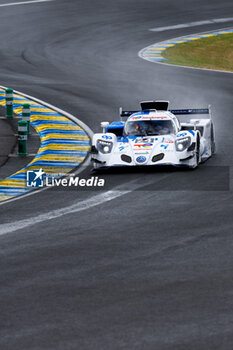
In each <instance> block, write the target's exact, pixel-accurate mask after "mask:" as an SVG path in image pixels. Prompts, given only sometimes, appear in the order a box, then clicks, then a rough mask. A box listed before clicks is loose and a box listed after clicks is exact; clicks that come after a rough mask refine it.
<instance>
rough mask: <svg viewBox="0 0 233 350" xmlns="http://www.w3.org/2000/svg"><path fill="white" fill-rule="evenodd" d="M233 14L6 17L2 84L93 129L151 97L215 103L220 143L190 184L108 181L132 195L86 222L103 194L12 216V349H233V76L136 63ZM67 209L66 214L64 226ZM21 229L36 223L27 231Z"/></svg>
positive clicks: (169, 176) (27, 11) (48, 194)
mask: <svg viewBox="0 0 233 350" xmlns="http://www.w3.org/2000/svg"><path fill="white" fill-rule="evenodd" d="M1 3H5V1H2V0H1V1H0V4H1ZM232 11H233V4H232V2H231V1H230V0H229V1H227V0H223V1H222V2H219V1H216V0H213V1H211V2H210V1H206V0H202V1H182V0H178V1H176V2H173V1H171V0H167V1H164V0H163V1H162V0H161V1H160V0H157V1H152V0H147V1H145V0H144V1H140V0H127V1H124V0H119V1H113V0H108V1H104V0H102V1H100V0H99V1H93V0H92V1H90V0H87V1H85V2H84V1H81V0H80V1H79V0H68V1H61V0H57V1H52V2H44V3H38V4H31V5H29V4H28V5H23V6H9V7H2V8H1V11H0V28H1V34H2V40H1V44H0V58H1V64H0V77H1V84H2V85H5V86H9V87H13V88H15V89H17V90H20V91H22V92H25V93H28V94H30V95H32V96H36V97H38V98H40V99H42V100H45V101H47V102H49V103H52V104H54V105H56V106H58V107H59V108H62V109H64V110H66V111H67V112H70V113H72V114H73V115H77V116H78V117H79V118H80V119H81V120H83V121H84V122H85V123H86V124H87V125H88V126H89V127H91V128H92V129H93V130H94V131H98V130H99V122H100V121H101V120H114V119H115V118H116V117H117V113H118V107H119V106H123V107H125V108H129V109H132V108H133V109H134V108H135V106H137V105H138V103H139V101H140V100H143V99H151V98H153V99H154V98H157V99H162V98H163V99H164V98H166V99H169V100H170V101H171V107H172V108H176V107H177V108H182V107H189V106H190V107H199V106H200V107H205V106H206V105H207V104H209V103H210V104H212V106H213V119H214V122H215V125H216V139H217V154H216V156H215V157H214V158H213V159H211V160H210V161H208V163H205V164H203V165H201V166H200V168H199V169H198V170H195V171H193V172H189V171H184V172H183V171H181V170H178V171H172V170H171V169H168V170H164V169H162V170H161V169H160V170H150V171H149V172H146V171H144V170H143V169H142V170H141V171H135V173H134V172H132V171H131V172H123V171H121V172H115V173H108V174H104V175H101V176H103V177H105V179H106V183H107V189H113V192H112V193H114V188H116V187H117V188H118V189H119V188H120V189H122V188H124V190H125V192H122V195H120V196H116V198H115V199H112V200H110V201H108V202H106V203H103V202H102V204H100V205H98V202H97V203H96V205H93V206H91V207H86V209H85V210H82V211H79V212H77V211H76V212H75V211H74V210H72V208H73V207H72V206H74V205H76V204H78V203H80V201H83V203H84V204H85V203H86V201H87V200H88V199H89V200H90V199H93V196H94V195H101V193H100V192H98V193H93V191H77V190H75V189H69V190H61V189H53V190H47V191H42V192H40V193H38V194H36V195H33V196H29V197H26V198H24V199H22V200H18V201H14V202H11V203H8V204H7V203H6V204H4V205H2V206H1V207H0V215H1V224H7V223H8V224H9V223H11V225H12V226H11V227H12V229H9V230H8V231H7V230H5V234H4V228H3V229H1V236H0V241H1V242H0V244H1V253H0V254H1V260H0V261H1V268H0V271H1V274H0V278H1V280H0V332H1V334H0V335H1V336H0V348H1V349H4V350H5V349H6V350H8V349H23V350H27V349H30V350H32V349H33V350H42V349H43V350H47V349H48V350H51V349H54V350H55V349H56V350H57V349H59V350H60V349H62V350H64V349H65V350H66V349H75V350H76V349H82V350H86V349H88V350H89V349H91V350H92V349H101V350H104V349H113V350H115V349H127V350H129V349H130V350H131V349H134V350H135V349H140V350H142V349H145V350H147V349H153V350H154V349H156V350H157V349H159V350H160V349H166V350H167V349H168V350H170V349H179V350H180V349H181V350H182V349H185V350H186V349H205V350H206V349H208V350H209V349H211V350H212V349H224V350H228V349H229V350H230V349H232V348H233V306H232V294H233V278H232V267H233V255H232V247H233V239H232V227H233V216H232V209H233V205H232V190H231V180H232V173H231V167H232V165H233V155H232V147H233V140H232V126H233V118H232V107H233V99H232V91H233V81H232V75H231V74H229V75H228V74H226V73H218V72H208V71H201V70H200V71H198V70H191V69H190V70H189V69H183V68H179V67H170V66H163V65H157V64H153V63H150V62H146V61H143V60H142V59H140V58H139V57H138V56H137V53H138V51H139V50H140V49H142V48H143V47H146V46H148V45H150V44H152V43H155V42H157V41H162V40H166V39H169V38H172V37H178V36H181V35H188V34H192V33H195V32H200V31H207V30H212V29H213V30H214V29H219V25H218V24H216V23H213V24H209V25H203V26H200V30H199V28H198V30H197V28H185V29H180V30H179V29H177V30H172V31H164V32H156V33H155V32H151V31H149V30H148V29H150V28H155V27H163V26H171V25H176V24H179V23H189V22H194V21H202V20H208V19H212V18H223V17H229V16H230V14H232ZM229 26H232V23H229ZM89 172H90V169H89V168H88V169H86V170H85V173H86V174H89ZM207 179H209V181H207ZM130 181H136V182H137V184H138V186H137V187H136V188H137V190H133V189H135V187H132V185H130V184H129V182H130ZM144 184H146V186H145V187H143V185H144ZM98 198H100V197H97V199H98ZM69 208H71V209H70V212H69ZM58 209H64V215H60V216H58V217H56V218H54V219H53V218H52V216H51V214H49V213H50V212H51V210H58ZM42 214H44V218H45V219H44V220H43V221H39V222H38V221H37V223H35V224H33V219H31V218H37V217H40V215H42ZM46 215H47V216H46ZM46 218H47V219H46ZM23 219H28V220H29V221H28V225H26V226H24V228H23V229H17V224H19V222H20V220H23ZM2 227H3V226H2ZM4 227H5V226H4ZM18 227H19V226H18ZM0 228H1V227H0Z"/></svg>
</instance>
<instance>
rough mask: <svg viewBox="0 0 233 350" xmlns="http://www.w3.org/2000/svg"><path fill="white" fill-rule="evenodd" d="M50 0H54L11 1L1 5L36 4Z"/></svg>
mask: <svg viewBox="0 0 233 350" xmlns="http://www.w3.org/2000/svg"><path fill="white" fill-rule="evenodd" d="M49 1H54V0H30V1H20V2H10V3H9V4H1V5H0V7H5V6H15V5H27V4H35V3H37V2H49Z"/></svg>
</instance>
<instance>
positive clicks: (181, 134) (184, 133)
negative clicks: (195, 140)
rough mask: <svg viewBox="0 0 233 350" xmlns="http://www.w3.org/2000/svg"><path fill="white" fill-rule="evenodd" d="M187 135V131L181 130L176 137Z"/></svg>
mask: <svg viewBox="0 0 233 350" xmlns="http://www.w3.org/2000/svg"><path fill="white" fill-rule="evenodd" d="M186 135H187V132H182V133H180V134H177V135H176V136H177V137H184V136H186Z"/></svg>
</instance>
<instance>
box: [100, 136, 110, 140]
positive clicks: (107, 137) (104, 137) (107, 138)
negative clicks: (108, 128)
mask: <svg viewBox="0 0 233 350" xmlns="http://www.w3.org/2000/svg"><path fill="white" fill-rule="evenodd" d="M101 137H102V139H104V140H112V136H109V135H102V136H101Z"/></svg>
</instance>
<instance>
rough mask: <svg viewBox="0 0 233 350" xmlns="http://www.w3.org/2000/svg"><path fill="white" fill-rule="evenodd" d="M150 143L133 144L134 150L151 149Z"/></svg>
mask: <svg viewBox="0 0 233 350" xmlns="http://www.w3.org/2000/svg"><path fill="white" fill-rule="evenodd" d="M152 146H153V144H152V143H141V144H134V149H151V147H152Z"/></svg>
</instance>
